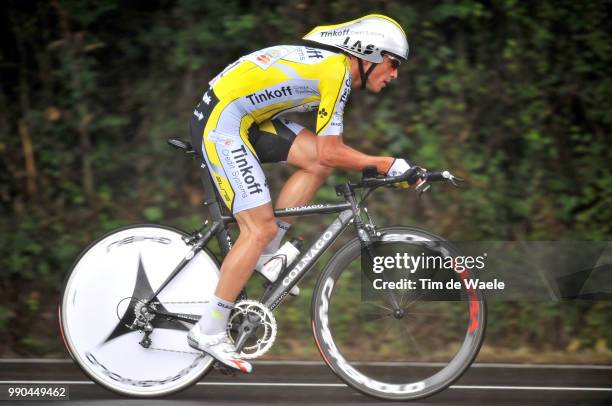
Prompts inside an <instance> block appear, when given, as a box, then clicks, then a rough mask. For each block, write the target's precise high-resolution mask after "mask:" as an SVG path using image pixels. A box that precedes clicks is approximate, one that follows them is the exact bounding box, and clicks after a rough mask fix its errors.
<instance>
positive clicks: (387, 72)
mask: <svg viewBox="0 0 612 406" xmlns="http://www.w3.org/2000/svg"><path fill="white" fill-rule="evenodd" d="M364 65H365V64H364ZM398 66H399V60H398V59H396V58H394V57H391V56H389V55H384V56H383V61H382V62H381V63H379V64H378V65H377V66H376V68H374V70H373V71H372V73H370V77H369V78H368V83H367V85H366V86H367V88H368V89H369V90H370V91H371V92H373V93H378V92H380V91H381V90H382V89H383V88H384V87H385V86H387V85H388V84H389V83H390V82H391V81H392V80H395V79H397V68H398ZM364 67H365V70H367V69H368V68H369V66H368V67H366V66H364Z"/></svg>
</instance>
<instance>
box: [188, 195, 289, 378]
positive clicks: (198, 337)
mask: <svg viewBox="0 0 612 406" xmlns="http://www.w3.org/2000/svg"><path fill="white" fill-rule="evenodd" d="M234 217H235V218H236V221H237V222H238V226H239V227H240V235H239V237H238V239H237V240H236V243H235V244H234V246H233V247H232V249H231V250H230V252H229V253H228V254H227V256H226V257H225V259H224V260H223V264H222V265H221V275H220V278H219V282H218V284H217V288H216V290H215V294H214V296H213V297H212V298H211V300H210V301H209V302H208V303H207V305H206V307H205V310H204V314H202V317H201V319H200V321H199V322H198V324H197V325H196V326H195V327H194V328H193V329H192V330H190V332H189V335H188V341H189V343H190V345H191V346H193V347H195V348H199V349H200V350H202V351H204V352H207V353H208V354H210V355H212V356H213V357H214V358H216V359H217V360H219V361H221V362H222V363H224V364H225V365H227V366H229V367H232V368H235V369H239V370H241V371H243V372H251V370H252V367H251V365H250V364H249V363H248V362H246V361H243V360H241V359H240V357H239V356H238V354H236V353H235V347H234V345H233V344H231V343H230V342H229V341H228V337H227V333H226V329H227V324H228V319H229V316H230V313H231V310H232V308H233V306H234V301H235V300H236V298H237V297H238V295H239V294H240V292H241V291H242V289H243V288H244V286H245V285H246V283H247V281H248V280H249V278H250V277H251V274H252V273H253V269H254V268H255V263H256V262H257V259H258V258H259V256H260V255H261V252H262V250H263V248H264V247H265V246H266V244H268V242H269V241H270V240H271V239H272V238H273V237H274V235H275V234H276V230H277V226H276V222H275V221H274V214H273V211H272V205H271V204H270V203H266V204H264V205H262V206H257V207H255V208H252V209H247V210H244V211H242V212H239V213H236V214H234Z"/></svg>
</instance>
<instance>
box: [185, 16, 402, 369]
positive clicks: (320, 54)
mask: <svg viewBox="0 0 612 406" xmlns="http://www.w3.org/2000/svg"><path fill="white" fill-rule="evenodd" d="M303 39H305V40H308V41H312V42H315V43H318V44H321V45H323V46H321V45H318V47H317V48H315V47H306V46H284V45H283V46H274V47H270V48H265V49H262V50H260V51H256V52H253V53H251V54H249V55H246V56H244V57H242V58H240V59H239V60H237V61H235V62H234V63H232V64H230V65H229V66H227V67H226V68H225V69H224V70H223V71H222V72H221V73H220V74H219V75H217V76H216V77H215V78H214V79H213V80H211V81H210V87H209V88H208V90H206V92H204V95H203V97H202V100H201V101H200V102H199V103H198V105H197V107H196V109H195V111H194V113H193V116H192V120H191V129H192V138H193V141H194V148H195V149H196V150H197V151H199V152H201V153H202V156H203V158H204V160H205V161H206V164H207V165H208V168H209V169H210V172H211V175H212V177H213V178H214V182H215V184H216V187H217V189H218V191H219V194H220V196H221V197H222V199H223V200H224V201H225V204H226V205H227V207H228V208H229V209H230V210H231V211H232V213H233V215H234V217H235V218H236V221H237V223H238V226H239V229H240V235H239V237H238V239H237V240H236V243H235V244H234V246H233V248H232V249H231V251H230V252H229V254H228V255H227V256H226V258H225V260H224V261H223V264H222V265H221V274H220V279H219V283H218V285H217V287H216V290H215V295H214V297H213V298H211V300H210V301H209V303H208V304H207V308H206V310H205V312H204V314H203V315H202V318H201V320H200V321H199V322H198V323H197V324H196V325H195V326H194V328H192V329H191V331H190V332H189V335H188V342H189V345H191V346H192V347H194V348H197V349H199V350H201V351H204V352H206V353H208V354H210V355H211V356H212V357H213V358H215V359H217V360H218V361H220V362H221V363H223V364H225V365H226V366H228V367H230V368H233V369H237V370H240V371H243V372H250V371H251V365H250V364H249V363H248V362H246V361H244V360H241V359H240V358H239V355H238V354H237V352H236V349H235V347H234V345H233V344H232V343H231V342H230V341H229V338H228V336H227V333H226V327H227V322H228V318H229V315H230V312H231V310H232V308H233V305H234V301H235V300H236V298H237V297H238V295H239V294H240V292H241V290H242V289H243V287H244V285H245V284H246V283H247V281H248V280H249V278H250V276H251V274H252V272H253V270H254V269H255V268H256V267H257V268H258V269H259V268H260V266H261V264H262V263H263V262H265V259H266V258H269V257H270V256H271V255H273V254H274V252H275V251H276V250H277V249H278V247H279V245H280V241H281V239H282V238H283V236H284V234H285V233H286V231H287V230H288V228H289V227H290V224H291V221H292V219H287V220H286V222H283V221H277V220H275V217H274V214H273V208H272V205H271V202H270V193H269V190H268V185H267V183H266V179H265V176H264V173H263V171H262V168H261V163H268V162H287V163H288V164H290V165H292V166H295V167H297V171H296V172H295V173H294V174H292V175H291V177H290V178H289V180H288V181H287V183H286V184H285V185H284V186H283V188H282V190H281V192H280V194H279V197H278V200H277V203H276V207H277V208H286V207H295V206H302V205H305V204H307V203H308V202H309V201H310V200H311V199H312V198H313V196H314V195H315V193H316V192H317V190H318V188H319V187H320V186H321V184H322V183H323V182H324V181H325V179H326V178H327V176H328V175H329V174H330V172H331V170H332V169H333V168H341V169H345V170H354V171H360V170H362V169H363V168H364V167H365V166H368V165H375V166H376V168H377V170H378V172H380V173H382V174H388V175H392V176H395V175H399V174H402V173H404V172H405V171H406V170H408V169H409V168H410V165H409V163H408V162H407V161H406V160H404V159H400V158H392V157H386V156H371V155H366V154H363V153H361V152H359V151H357V150H355V149H353V148H351V147H349V146H347V145H346V144H344V143H343V141H342V132H343V131H342V130H343V123H342V116H343V110H344V106H345V104H346V102H347V98H348V96H349V92H350V90H351V88H360V89H362V90H363V89H368V90H370V91H371V92H374V93H378V92H380V91H381V90H382V89H383V88H384V87H385V86H387V84H388V83H389V82H391V81H392V80H394V79H396V78H397V75H398V66H399V65H400V62H401V60H402V59H406V58H407V56H408V41H407V39H406V34H405V33H404V31H403V29H402V28H401V26H400V25H399V24H398V23H397V22H396V21H395V20H393V19H391V18H389V17H386V16H383V15H379V14H370V15H367V16H364V17H361V18H358V19H356V20H352V21H349V22H346V23H342V24H337V25H328V26H319V27H316V28H314V29H313V30H312V31H310V32H309V33H308V34H307V35H306V36H304V37H303ZM338 50H339V51H340V52H338ZM314 110H316V111H317V121H316V131H315V133H313V132H311V131H310V130H308V129H306V128H304V127H302V126H300V125H298V124H296V123H294V122H291V121H289V120H287V119H285V118H281V116H282V115H283V114H285V113H288V112H307V111H314ZM403 187H407V185H403ZM262 254H263V255H262ZM258 260H259V263H258Z"/></svg>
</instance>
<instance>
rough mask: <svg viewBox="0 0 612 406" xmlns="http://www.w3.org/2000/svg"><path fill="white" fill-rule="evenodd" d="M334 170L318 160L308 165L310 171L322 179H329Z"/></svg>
mask: <svg viewBox="0 0 612 406" xmlns="http://www.w3.org/2000/svg"><path fill="white" fill-rule="evenodd" d="M333 170H334V169H333V168H331V167H329V166H325V165H322V164H320V163H318V162H314V163H312V164H311V165H310V166H309V167H308V172H310V173H312V174H313V175H315V176H316V177H317V178H319V179H321V180H325V179H327V178H328V177H329V175H331V173H332V171H333Z"/></svg>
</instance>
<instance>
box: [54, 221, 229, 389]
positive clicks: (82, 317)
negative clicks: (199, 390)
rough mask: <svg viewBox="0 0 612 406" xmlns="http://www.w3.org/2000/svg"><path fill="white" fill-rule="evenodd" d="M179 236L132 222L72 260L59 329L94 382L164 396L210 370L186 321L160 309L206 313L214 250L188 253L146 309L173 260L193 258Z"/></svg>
mask: <svg viewBox="0 0 612 406" xmlns="http://www.w3.org/2000/svg"><path fill="white" fill-rule="evenodd" d="M184 236H185V234H184V233H182V232H180V231H178V230H175V229H172V228H169V227H163V226H158V225H137V226H129V227H125V228H122V229H119V230H115V231H112V232H110V233H108V234H107V235H105V236H103V237H101V238H100V239H98V240H97V241H96V242H94V243H93V244H91V245H90V246H89V247H88V248H87V249H86V250H85V251H83V253H82V254H81V256H80V257H79V258H78V259H77V261H76V262H75V264H74V266H73V268H72V270H71V271H70V273H69V275H68V277H67V279H66V283H65V285H64V292H63V295H62V300H61V304H60V309H59V316H60V329H61V333H62V336H63V339H64V342H65V344H66V348H67V349H68V351H69V352H70V355H71V356H72V358H73V359H74V360H75V362H76V363H77V364H78V365H79V366H80V367H81V369H82V370H83V371H84V372H85V373H86V374H87V375H88V376H89V377H91V378H92V379H93V380H94V381H95V382H97V383H99V384H101V385H102V386H104V387H106V388H108V389H110V390H112V391H114V392H117V393H120V394H122V395H128V396H135V397H153V396H162V395H168V394H170V393H173V392H176V391H178V390H181V389H183V388H185V387H187V386H189V385H190V384H192V383H194V382H196V381H197V379H198V378H200V377H201V376H202V375H203V374H204V373H206V371H207V370H208V369H209V368H210V366H211V364H212V358H211V357H210V356H207V355H205V354H204V353H202V352H199V351H196V350H194V349H192V348H191V347H189V345H188V344H187V332H188V330H189V328H190V326H191V324H190V323H186V322H181V321H177V320H176V319H166V318H163V317H161V316H160V315H159V314H158V313H157V312H160V313H161V312H165V313H181V314H186V315H200V314H202V313H203V312H204V306H205V303H206V302H207V301H208V299H209V297H211V296H212V294H213V292H214V289H215V286H216V285H217V281H218V274H219V267H218V264H217V262H216V260H215V259H214V257H213V256H212V254H210V253H209V252H208V251H205V250H202V251H199V252H198V253H196V254H195V255H193V258H192V259H191V261H190V262H189V263H188V264H187V265H186V266H185V268H183V269H182V271H181V272H180V273H179V274H178V275H177V276H176V277H175V278H174V279H173V280H172V281H171V282H170V284H168V285H167V286H166V287H165V288H164V289H163V290H162V291H161V293H160V294H159V296H158V299H157V300H155V301H154V302H152V304H151V305H150V306H149V307H147V306H145V303H146V300H147V299H148V298H149V297H151V295H152V294H153V292H155V291H156V290H157V288H158V287H159V286H160V285H161V283H162V282H163V281H164V280H165V279H166V278H167V277H168V275H169V274H170V273H171V272H172V270H173V269H174V268H175V267H176V266H177V264H179V263H180V262H181V260H183V259H184V258H189V257H191V256H192V255H191V253H190V249H191V247H190V246H189V245H187V244H186V243H185V242H184V241H183V239H182V237H184ZM195 321H197V318H196V320H194V322H195Z"/></svg>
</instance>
